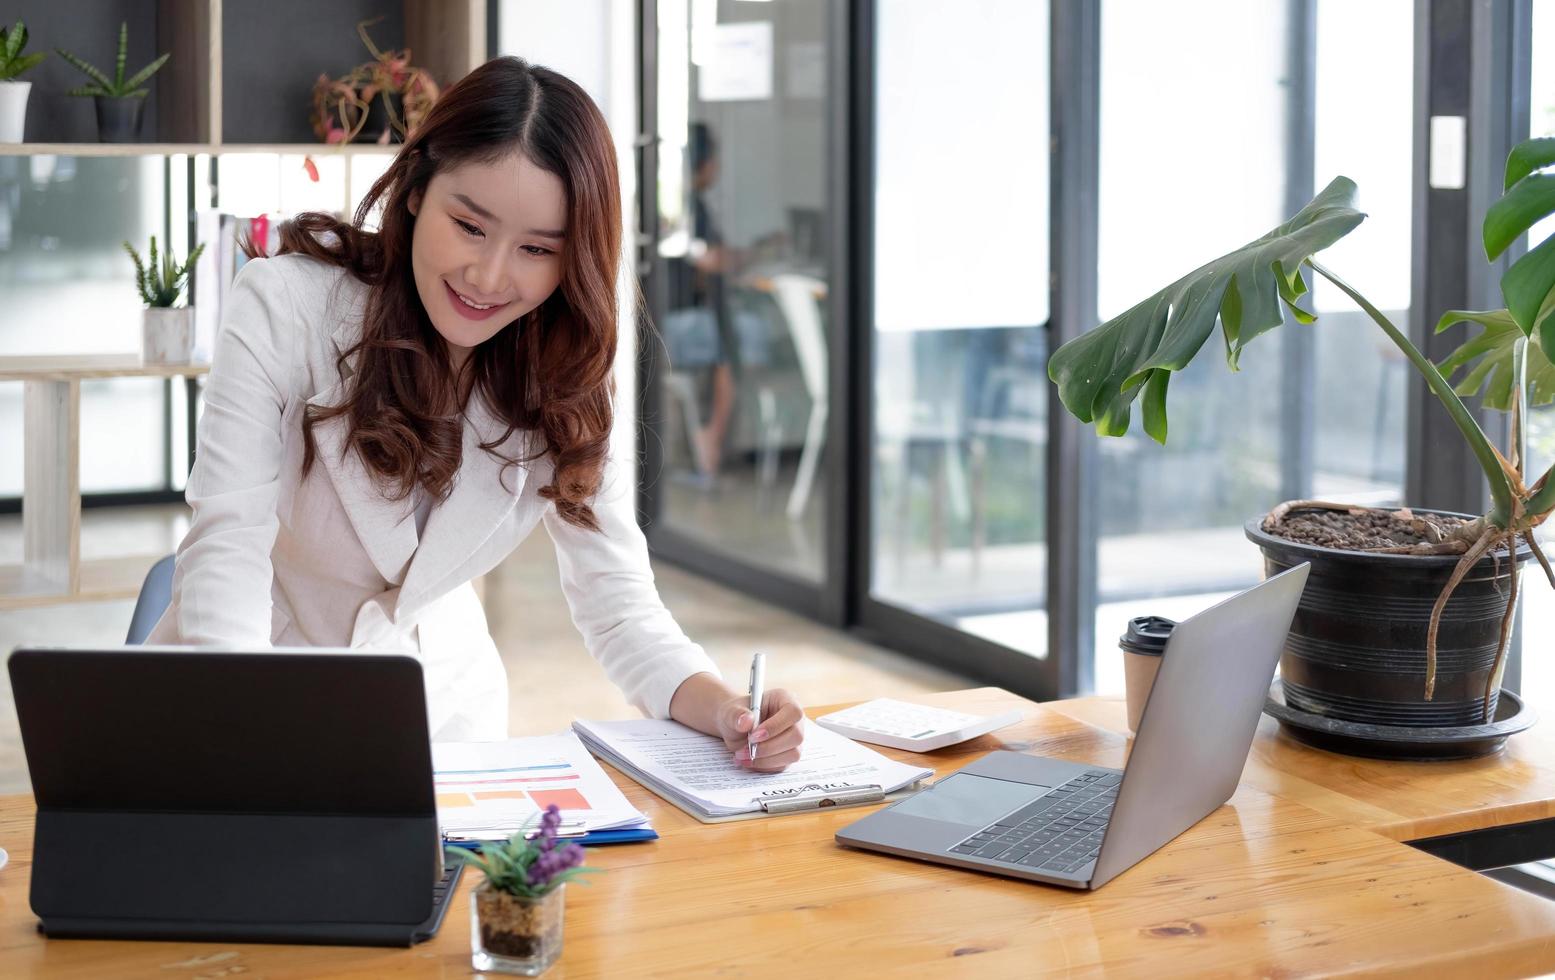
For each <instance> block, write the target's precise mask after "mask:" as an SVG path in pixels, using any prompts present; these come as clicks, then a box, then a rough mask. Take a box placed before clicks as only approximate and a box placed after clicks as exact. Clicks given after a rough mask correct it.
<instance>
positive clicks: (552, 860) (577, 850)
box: [524, 804, 583, 888]
mask: <svg viewBox="0 0 1555 980" xmlns="http://www.w3.org/2000/svg"><path fill="white" fill-rule="evenodd" d="M561 822H562V814H561V810H560V808H558V807H557V806H556V805H555V804H552V805H550V806H548V807H546V808H545V813H544V814H543V815H542V816H541V817H540V836H539V838H538V839H537V840H536V841H535V848H536V849H537V850H538V851H539V852H540V854H539V856H538V857H536V858H535V860H534V863H533V864H531V865H529V870H528V872H527V873H526V874H525V876H524V880H525V882H526V883H527V884H528V885H529V886H530V887H531V888H543V887H545V886H546V885H549V884H550V883H551V880H552V879H553V878H555V877H556V876H557V875H559V874H561V873H562V872H563V871H566V870H568V869H569V868H575V867H577V866H578V865H580V864H582V863H583V848H582V847H580V846H579V845H578V844H576V843H572V842H569V843H567V844H563V845H562V846H560V847H557V846H556V832H557V831H558V830H559V829H561Z"/></svg>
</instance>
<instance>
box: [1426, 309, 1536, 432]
mask: <svg viewBox="0 0 1555 980" xmlns="http://www.w3.org/2000/svg"><path fill="white" fill-rule="evenodd" d="M1551 306H1555V297H1552V300H1551V302H1549V303H1546V304H1545V307H1546V308H1545V310H1544V315H1545V316H1548V315H1549V313H1550V307H1551ZM1464 322H1469V323H1477V324H1479V325H1480V326H1482V327H1484V328H1485V329H1484V330H1482V331H1480V332H1479V334H1477V335H1476V336H1474V337H1472V338H1470V339H1469V340H1468V341H1466V342H1464V344H1463V345H1462V346H1461V347H1459V348H1458V349H1457V350H1455V351H1453V352H1452V353H1451V354H1449V355H1448V356H1447V359H1446V360H1444V361H1442V363H1441V364H1439V365H1438V367H1439V368H1441V372H1442V374H1443V375H1445V376H1446V377H1448V378H1451V377H1452V376H1453V374H1454V373H1455V372H1457V371H1458V370H1460V369H1462V368H1464V367H1467V366H1468V365H1470V364H1473V365H1474V366H1473V368H1472V369H1471V370H1470V371H1469V372H1468V374H1466V375H1464V376H1463V379H1462V380H1460V381H1459V382H1458V383H1457V384H1456V385H1455V386H1454V388H1453V390H1454V391H1456V392H1457V393H1458V394H1460V395H1465V396H1473V395H1479V394H1481V393H1483V395H1484V400H1483V403H1484V405H1485V406H1486V407H1488V408H1494V409H1497V410H1499V411H1502V412H1510V411H1511V410H1512V400H1513V399H1512V393H1513V392H1514V391H1515V390H1516V388H1517V362H1516V359H1515V358H1516V350H1517V346H1516V345H1517V341H1519V340H1528V344H1527V365H1526V367H1525V368H1524V370H1525V371H1526V372H1527V377H1526V379H1525V380H1526V383H1527V388H1526V392H1527V396H1528V406H1529V407H1530V408H1533V407H1537V406H1539V405H1548V404H1550V403H1551V402H1555V364H1551V363H1550V359H1549V356H1548V355H1546V354H1545V353H1544V347H1543V337H1542V336H1535V337H1533V338H1525V337H1524V335H1523V331H1522V328H1520V327H1519V326H1518V325H1517V322H1516V321H1515V320H1513V319H1512V315H1511V314H1510V313H1509V312H1507V311H1506V310H1483V311H1474V310H1448V311H1447V312H1446V313H1445V314H1444V315H1443V316H1442V319H1441V321H1440V322H1439V323H1437V325H1436V332H1437V333H1441V332H1442V331H1443V330H1446V329H1447V328H1448V327H1451V326H1453V325H1454V324H1458V323H1464Z"/></svg>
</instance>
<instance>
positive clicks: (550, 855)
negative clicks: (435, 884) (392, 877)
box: [449, 804, 596, 977]
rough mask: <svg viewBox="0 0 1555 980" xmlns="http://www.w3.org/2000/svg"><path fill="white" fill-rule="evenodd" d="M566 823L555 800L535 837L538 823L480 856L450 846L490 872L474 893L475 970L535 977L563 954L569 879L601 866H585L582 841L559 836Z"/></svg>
mask: <svg viewBox="0 0 1555 980" xmlns="http://www.w3.org/2000/svg"><path fill="white" fill-rule="evenodd" d="M561 822H562V815H561V810H560V809H558V808H557V807H556V805H555V804H552V805H551V806H548V807H546V808H545V812H544V813H543V814H542V815H541V816H540V828H539V832H538V833H536V834H534V835H533V836H532V837H531V836H530V834H531V832H532V831H533V830H534V825H533V822H531V823H530V824H529V825H528V826H526V827H525V828H524V829H523V830H520V831H519V832H518V833H516V834H514V835H513V836H512V837H510V838H508V839H507V840H506V841H503V842H501V843H491V844H485V845H482V847H481V848H480V853H479V855H476V854H475V853H472V852H471V851H467V850H465V849H463V848H457V847H454V848H449V851H450V853H453V854H457V855H458V856H459V857H461V858H463V859H464V860H465V861H466V862H468V863H469V864H472V865H474V866H475V867H477V868H479V869H481V872H482V873H483V874H485V875H486V880H485V881H484V882H482V883H481V884H480V885H479V886H477V887H476V889H475V891H474V893H473V894H472V895H471V897H470V946H471V949H472V951H473V952H472V955H471V958H470V961H471V963H472V964H473V965H474V967H475V969H476V970H479V971H491V972H494V973H516V974H518V975H520V976H526V977H535V976H539V975H540V974H541V973H544V972H545V971H546V969H547V968H549V967H550V965H551V964H552V963H554V962H555V961H556V958H557V957H558V956H560V955H561V951H562V909H563V908H564V901H565V898H564V889H565V887H566V884H567V882H568V881H570V880H571V879H573V878H576V877H577V876H578V875H580V874H584V873H586V872H589V871H593V870H596V869H594V868H585V867H583V866H582V865H583V848H582V846H580V845H578V844H573V843H563V842H562V841H560V840H558V839H557V836H556V831H557V829H558V828H559V827H560V826H561Z"/></svg>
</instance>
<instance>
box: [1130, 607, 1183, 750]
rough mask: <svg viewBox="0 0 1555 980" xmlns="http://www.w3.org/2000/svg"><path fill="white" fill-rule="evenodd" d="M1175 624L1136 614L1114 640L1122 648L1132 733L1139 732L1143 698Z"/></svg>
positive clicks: (1147, 692)
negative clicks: (1126, 627)
mask: <svg viewBox="0 0 1555 980" xmlns="http://www.w3.org/2000/svg"><path fill="white" fill-rule="evenodd" d="M1176 626H1177V623H1176V622H1175V621H1173V620H1170V619H1166V618H1165V617H1162V616H1138V617H1135V618H1134V619H1131V620H1129V621H1128V629H1127V630H1125V631H1124V633H1123V635H1122V636H1121V637H1119V639H1118V646H1119V647H1121V648H1122V650H1123V686H1124V690H1125V692H1126V693H1127V697H1128V730H1129V734H1130V735H1132V734H1134V733H1136V732H1138V731H1139V719H1140V716H1141V715H1143V714H1144V713H1145V700H1146V699H1147V698H1149V697H1150V688H1151V687H1153V686H1154V685H1155V675H1156V672H1157V671H1158V670H1160V669H1161V656H1162V654H1164V653H1165V652H1166V641H1167V640H1169V639H1171V636H1172V630H1173V629H1174V628H1176Z"/></svg>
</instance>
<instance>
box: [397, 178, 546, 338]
mask: <svg viewBox="0 0 1555 980" xmlns="http://www.w3.org/2000/svg"><path fill="white" fill-rule="evenodd" d="M408 203H409V208H410V213H411V214H413V215H415V216H416V225H415V231H414V234H413V236H412V241H411V249H410V253H411V265H412V267H413V269H414V271H415V275H416V290H417V292H419V293H420V294H421V303H422V305H423V306H425V307H426V311H427V316H428V317H429V318H431V320H432V326H434V327H435V328H437V332H438V333H439V334H440V335H442V338H443V340H445V341H446V342H447V343H448V352H449V354H450V355H451V356H452V357H453V360H454V363H455V364H462V363H463V362H464V360H465V358H466V357H468V356H469V352H470V348H472V347H475V346H476V345H478V344H480V343H482V342H484V341H486V340H489V339H491V337H492V336H493V335H495V334H496V333H497V331H499V330H501V329H502V328H503V327H505V326H507V325H508V324H510V323H512V322H513V321H514V320H517V319H518V318H519V317H522V316H523V315H524V314H526V313H528V312H529V311H530V310H533V309H534V308H535V307H537V306H539V305H540V304H541V303H543V302H545V300H546V299H547V298H548V297H549V296H550V295H551V293H552V292H554V291H555V289H556V286H557V284H558V283H560V282H561V278H562V256H561V251H562V245H563V236H565V235H566V232H567V194H566V190H565V188H564V187H563V186H562V182H561V178H559V177H557V176H556V175H555V174H553V173H550V172H548V171H545V170H541V169H540V168H539V167H537V166H535V165H534V164H533V163H531V162H530V161H529V159H528V158H527V157H524V156H522V155H520V154H517V153H515V154H513V155H511V156H508V157H506V158H505V159H503V160H502V161H500V162H498V163H469V164H465V165H463V166H460V167H454V168H451V169H448V170H444V171H440V172H438V173H437V174H434V175H433V177H432V179H431V181H429V182H428V184H427V187H426V193H425V194H424V195H423V194H421V193H420V192H419V191H416V192H413V193H412V194H411V197H410V200H409V202H408Z"/></svg>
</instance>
